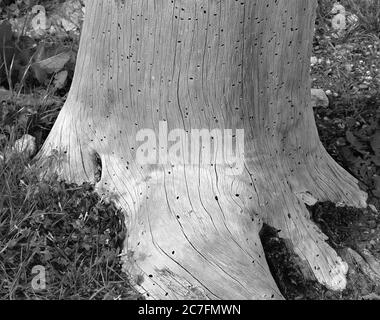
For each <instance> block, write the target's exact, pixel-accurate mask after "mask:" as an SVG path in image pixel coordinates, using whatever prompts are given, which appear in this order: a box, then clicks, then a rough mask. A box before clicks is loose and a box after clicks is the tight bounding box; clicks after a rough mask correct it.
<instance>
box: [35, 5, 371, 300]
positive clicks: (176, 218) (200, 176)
mask: <svg viewBox="0 0 380 320" xmlns="http://www.w3.org/2000/svg"><path fill="white" fill-rule="evenodd" d="M315 7H316V1H315V0H249V1H248V0H241V1H235V0H224V1H217V0H174V1H169V0H155V1H153V0H146V1H143V0H124V1H122V0H91V1H87V3H86V18H85V23H84V26H83V31H82V39H81V44H80V50H79V54H78V60H77V66H76V71H75V77H74V80H73V84H72V88H71V90H70V93H69V96H68V98H67V101H66V103H65V105H64V107H63V109H62V111H61V113H60V115H59V118H58V120H57V122H56V124H55V126H54V128H53V130H52V132H51V134H50V136H49V138H48V139H47V141H46V143H45V145H44V147H43V150H42V151H41V152H40V158H39V159H40V163H41V166H43V165H42V164H43V162H44V161H42V160H43V159H45V160H46V159H50V160H51V161H47V162H46V163H48V164H49V165H50V169H51V170H53V171H55V172H58V173H59V174H60V176H61V177H62V178H64V179H66V180H69V181H73V182H77V183H81V182H83V181H93V182H96V189H97V191H98V192H99V193H100V194H101V195H103V196H104V197H105V198H109V199H112V200H114V201H115V202H116V203H117V204H118V205H119V206H120V207H121V208H122V209H123V210H124V211H125V217H126V219H125V223H126V225H127V228H128V234H127V237H126V240H125V247H124V256H123V261H124V267H125V271H126V272H128V273H129V274H130V277H131V282H132V283H133V284H134V286H135V287H136V288H137V289H138V290H139V291H140V292H142V293H144V294H146V296H147V297H150V298H153V299H165V298H168V299H172V298H185V299H190V298H211V299H214V298H221V299H276V298H278V299H280V298H282V295H281V293H280V291H279V290H278V288H277V286H276V284H275V282H274V280H273V278H272V276H271V273H270V271H269V268H268V265H267V262H266V259H265V255H264V252H263V248H262V245H261V243H260V238H259V231H260V229H261V227H262V225H263V223H267V224H269V225H271V226H273V227H274V228H276V229H277V230H279V234H280V236H281V237H283V238H285V239H288V240H289V243H290V244H291V245H292V247H293V248H294V250H295V252H296V253H297V254H298V255H299V256H300V257H301V258H302V259H303V260H304V261H306V262H307V263H308V264H309V265H310V267H311V268H312V270H313V272H314V274H315V276H316V278H317V279H318V281H320V282H321V283H323V284H324V285H326V286H327V287H329V288H331V289H335V290H340V289H343V288H344V287H345V284H346V279H345V275H346V273H347V264H346V263H345V262H343V261H342V260H341V259H340V258H339V257H338V256H337V254H336V253H335V251H334V250H333V249H332V248H330V247H329V246H328V245H327V244H326V242H325V240H326V237H325V236H324V235H323V234H322V233H321V232H320V231H319V230H318V228H317V227H316V226H315V225H314V224H313V222H312V221H311V220H310V216H309V213H308V210H307V208H306V205H305V203H306V204H315V203H316V201H325V200H330V201H333V202H336V203H339V204H341V205H350V206H356V207H364V206H366V194H365V193H364V192H362V191H360V189H359V187H358V185H357V181H356V180H355V179H354V178H353V177H352V176H350V175H349V174H348V173H347V172H346V171H344V170H343V169H342V168H341V167H340V166H339V165H337V164H336V163H335V162H334V161H333V160H332V158H331V157H330V156H329V155H328V154H327V153H326V151H325V149H324V148H323V146H322V145H321V142H320V140H319V137H318V133H317V129H316V126H315V123H314V117H313V112H312V108H311V107H309V106H310V84H309V66H310V52H311V42H312V34H313V27H314V11H315ZM165 126H167V127H168V130H169V131H170V130H174V129H184V130H186V132H188V133H189V134H190V133H191V130H194V129H209V130H212V129H232V130H233V132H236V131H235V130H237V129H244V152H245V153H244V156H245V160H244V163H243V164H242V167H241V169H242V170H241V172H240V173H239V170H238V169H239V168H236V169H237V171H236V172H235V173H236V174H235V175H231V170H230V169H229V163H227V161H225V162H224V163H217V164H215V163H203V162H202V163H200V164H199V165H194V163H193V164H191V163H188V164H185V163H182V164H178V163H169V164H165V163H164V162H162V158H160V159H161V163H157V165H144V166H142V165H141V163H139V162H138V161H136V158H137V156H138V155H136V153H137V152H140V150H139V147H140V146H141V144H142V142H141V141H137V139H136V136H137V135H138V133H139V132H140V133H141V131H140V130H143V129H151V130H153V131H151V132H154V133H156V135H157V137H158V134H159V128H160V127H161V129H162V128H165ZM161 133H162V132H161ZM216 136H217V135H216ZM165 138H166V137H165ZM219 138H220V137H219ZM161 140H162V141H160V142H162V144H161V145H159V144H158V143H157V146H156V149H155V151H157V153H159V154H160V155H161V156H162V155H163V154H164V152H165V143H164V142H165V141H166V139H162V137H161ZM216 140H218V139H214V144H215V145H214V147H213V148H212V151H211V153H212V154H213V156H215V155H220V152H219V151H220V150H219V151H218V149H217V148H216V147H215V146H220V145H219V144H218V143H219V142H220V141H216ZM181 141H182V143H183V141H184V140H181ZM145 142H146V141H145ZM192 142H193V141H192ZM225 143H226V141H224V144H225ZM193 151H194V150H193ZM190 153H191V152H190ZM158 160H159V159H158V156H157V162H158ZM99 171H101V176H100V177H99V178H100V179H98V177H97V176H98V172H99ZM237 173H239V174H237Z"/></svg>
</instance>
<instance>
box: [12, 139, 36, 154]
mask: <svg viewBox="0 0 380 320" xmlns="http://www.w3.org/2000/svg"><path fill="white" fill-rule="evenodd" d="M12 151H13V152H17V153H22V154H23V155H25V156H26V157H28V158H31V157H33V156H34V155H35V153H36V151H37V146H36V138H35V137H33V136H31V135H29V134H26V135H24V136H23V137H22V138H21V139H19V140H17V141H16V142H15V144H14V145H13V148H12Z"/></svg>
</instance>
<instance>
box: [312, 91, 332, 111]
mask: <svg viewBox="0 0 380 320" xmlns="http://www.w3.org/2000/svg"><path fill="white" fill-rule="evenodd" d="M329 104H330V102H329V98H328V97H327V96H326V93H325V92H324V91H323V90H322V89H311V105H312V107H313V108H316V107H323V108H326V107H328V106H329Z"/></svg>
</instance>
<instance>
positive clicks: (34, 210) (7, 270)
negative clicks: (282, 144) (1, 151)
mask: <svg viewBox="0 0 380 320" xmlns="http://www.w3.org/2000/svg"><path fill="white" fill-rule="evenodd" d="M0 194H1V197H0V274H1V278H0V297H1V298H2V299H103V300H104V299H136V298H138V295H137V294H136V292H134V291H133V290H132V289H131V287H130V286H129V283H128V279H127V275H126V274H125V273H123V272H122V271H121V265H120V257H119V256H120V253H121V245H122V242H123V239H124V236H125V227H124V223H123V222H122V221H123V220H122V219H123V215H122V214H121V213H120V212H119V211H118V210H117V209H116V208H115V207H114V206H113V205H112V204H105V203H102V202H101V201H100V198H99V197H98V195H96V194H95V193H94V192H93V189H92V187H91V186H90V185H87V184H84V185H82V186H76V185H68V184H66V183H64V182H58V180H57V179H55V178H52V179H51V180H50V181H45V182H41V181H39V179H38V177H37V176H36V175H35V173H34V172H33V170H31V169H30V167H29V166H28V165H27V163H25V160H24V159H23V158H22V157H21V156H19V155H14V156H13V157H12V159H10V161H7V162H6V161H4V160H3V161H1V162H0ZM36 267H37V268H42V269H43V270H44V272H46V288H43V287H41V286H40V287H37V288H36V287H35V288H33V285H32V284H33V279H35V277H36V276H38V274H37V273H34V271H35V269H34V268H36Z"/></svg>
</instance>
